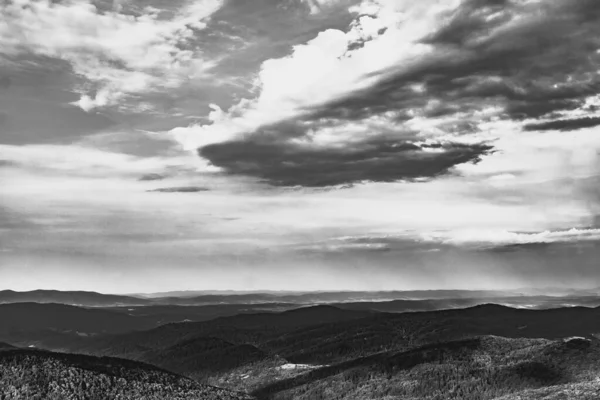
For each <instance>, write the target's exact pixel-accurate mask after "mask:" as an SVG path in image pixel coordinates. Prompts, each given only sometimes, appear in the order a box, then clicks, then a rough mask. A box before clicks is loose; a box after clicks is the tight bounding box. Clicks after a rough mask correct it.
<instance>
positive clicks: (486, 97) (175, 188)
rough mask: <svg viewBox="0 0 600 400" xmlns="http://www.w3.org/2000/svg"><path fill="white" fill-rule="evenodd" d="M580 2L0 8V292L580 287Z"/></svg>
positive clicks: (588, 218)
mask: <svg viewBox="0 0 600 400" xmlns="http://www.w3.org/2000/svg"><path fill="white" fill-rule="evenodd" d="M599 154H600V1H597V0H578V1H574V0H423V1H408V0H172V1H166V0H108V1H107V0H73V1H71V0H52V1H50V0H8V1H4V2H1V3H0V290H2V289H12V290H33V289H58V290H92V291H98V292H105V293H150V292H166V291H179V290H240V291H243V290H247V291H249V290H254V291H255V290H297V291H314V290H365V291H368V290H374V291H376V290H424V289H508V288H523V287H562V288H567V287H581V288H584V287H585V288H591V287H599V286H600V268H598V262H597V260H598V259H600V246H599V244H600V186H599V184H600V179H599V176H600V157H599Z"/></svg>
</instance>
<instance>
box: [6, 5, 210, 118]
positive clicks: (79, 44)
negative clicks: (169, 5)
mask: <svg viewBox="0 0 600 400" xmlns="http://www.w3.org/2000/svg"><path fill="white" fill-rule="evenodd" d="M220 6H221V1H220V0H204V1H200V2H191V3H189V4H188V5H186V6H184V7H183V8H182V9H181V10H179V11H178V12H176V13H175V15H174V17H173V18H172V19H167V20H165V19H162V18H159V15H158V10H156V9H152V8H147V9H145V10H144V11H143V12H142V13H140V14H138V15H133V14H124V13H120V12H119V8H118V7H117V8H116V9H114V10H100V9H99V8H98V7H97V6H96V5H95V4H94V3H93V2H92V1H88V0H82V1H71V0H64V1H58V2H57V1H50V0H12V1H8V2H3V3H2V5H0V14H2V19H1V20H0V52H2V53H3V54H6V55H10V56H13V57H18V56H22V55H29V54H34V55H38V56H45V57H51V58H56V59H61V60H65V61H67V62H68V63H69V64H70V66H71V68H72V69H73V72H74V73H75V74H77V75H78V76H81V77H83V78H84V79H85V80H84V82H83V83H82V84H81V85H80V87H78V88H76V90H77V91H78V92H79V93H80V94H81V97H80V99H79V101H77V102H76V104H77V105H78V106H79V107H81V108H83V109H84V110H91V109H93V108H97V107H104V106H112V105H116V104H118V103H119V102H120V101H121V100H123V98H124V97H127V96H135V95H139V94H143V93H147V92H152V91H157V90H161V89H164V88H173V87H178V86H179V85H181V84H182V83H183V82H185V81H186V80H187V79H190V78H194V77H203V76H204V75H205V74H206V71H207V70H208V69H209V68H210V67H211V66H213V65H214V64H213V63H212V62H211V61H210V60H204V59H203V58H202V54H201V52H200V51H198V50H197V49H195V48H193V47H192V46H190V45H189V39H190V38H191V37H192V36H193V35H194V34H195V32H196V31H198V30H202V29H204V28H205V26H206V21H207V19H208V18H210V15H211V14H212V13H213V12H215V11H216V10H217V9H219V7H220Z"/></svg>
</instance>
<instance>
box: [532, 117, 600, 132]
mask: <svg viewBox="0 0 600 400" xmlns="http://www.w3.org/2000/svg"><path fill="white" fill-rule="evenodd" d="M598 125H600V117H584V118H574V119H559V120H554V121H548V122H540V123H532V124H527V125H525V127H524V129H525V130H526V131H550V130H559V131H572V130H576V129H581V128H591V127H594V126H598Z"/></svg>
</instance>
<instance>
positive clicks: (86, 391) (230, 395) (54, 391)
mask: <svg viewBox="0 0 600 400" xmlns="http://www.w3.org/2000/svg"><path fill="white" fill-rule="evenodd" d="M0 377H2V385H0V398H2V399H5V400H17V399H19V400H20V399H22V400H37V399H39V400H46V399H48V400H50V399H56V400H58V399H60V400H69V399H83V398H85V399H89V400H104V399H128V400H129V399H132V400H135V399H144V400H171V399H173V400H175V399H177V400H199V399H202V400H242V399H251V397H250V396H248V395H245V394H242V393H235V392H231V391H228V390H224V389H220V388H216V387H213V386H207V385H201V384H199V383H196V382H194V381H192V380H190V379H187V378H184V377H181V376H179V375H175V374H172V373H169V372H166V371H164V370H161V369H158V368H156V367H152V366H149V365H146V364H142V363H137V362H133V361H126V360H120V359H116V358H97V357H89V356H81V355H72V354H59V353H50V352H43V351H31V350H14V351H6V352H2V353H0Z"/></svg>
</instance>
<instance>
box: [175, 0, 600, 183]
mask: <svg viewBox="0 0 600 400" xmlns="http://www.w3.org/2000/svg"><path fill="white" fill-rule="evenodd" d="M597 8H598V6H597V5H596V3H593V2H589V1H586V2H583V3H577V4H575V3H573V2H570V1H565V0H561V1H557V2H551V3H545V2H541V3H540V2H536V3H526V2H525V3H523V2H518V1H509V0H506V1H499V0H498V1H492V0H489V1H487V0H486V1H483V0H481V1H480V0H477V1H475V0H465V1H460V2H459V1H456V2H440V1H434V0H431V1H426V2H423V4H421V3H419V5H415V4H414V3H410V4H409V3H408V2H391V1H383V0H382V1H365V2H363V3H362V4H361V5H360V6H354V7H352V8H351V9H352V11H353V12H354V13H355V15H356V18H355V20H354V22H353V23H352V24H351V26H350V29H349V30H347V31H346V32H343V31H341V30H334V29H330V30H326V31H323V32H321V33H319V35H317V36H316V37H315V38H314V39H313V40H311V41H309V42H307V43H306V44H304V45H299V46H296V47H295V48H294V51H293V53H292V54H291V55H289V56H288V57H284V58H279V59H271V60H267V61H265V62H264V63H263V65H262V67H261V71H260V73H259V75H258V81H257V86H258V88H259V90H260V92H259V95H258V96H257V97H256V98H255V99H251V100H250V99H244V100H242V101H241V102H240V103H239V104H237V105H235V106H233V107H231V108H230V109H228V110H221V109H220V108H218V107H216V106H215V107H214V110H213V112H212V113H211V114H210V116H209V119H210V121H211V122H210V123H208V124H205V125H198V126H192V127H188V128H179V129H176V130H174V131H172V133H173V134H174V135H175V136H176V137H177V138H178V140H180V141H181V142H182V143H183V145H184V146H186V147H187V148H194V147H197V148H199V150H198V153H199V155H200V156H201V157H204V158H206V159H207V160H208V161H210V162H211V163H213V164H214V165H215V166H217V167H221V168H223V169H224V170H225V171H226V172H229V173H233V174H242V175H250V176H256V177H258V178H260V179H265V180H267V181H269V182H271V183H273V184H276V185H287V184H294V183H296V184H307V185H309V186H310V185H312V186H315V185H326V184H339V183H344V182H358V181H361V180H377V179H379V178H380V179H382V180H383V181H390V180H394V178H396V179H398V180H401V179H406V178H411V177H415V176H436V175H439V174H440V173H443V172H445V171H447V170H448V168H450V167H452V166H453V165H458V164H462V163H465V162H467V161H470V160H478V159H479V157H480V156H482V155H485V154H490V148H489V147H488V146H490V145H492V144H493V145H494V146H496V145H497V144H496V143H495V142H494V143H492V142H490V141H489V140H490V139H497V138H498V137H501V136H502V135H503V134H505V133H503V132H501V131H500V129H494V130H495V133H497V134H498V136H496V137H494V136H493V135H492V134H491V133H490V129H489V127H490V126H491V125H493V124H496V125H498V126H500V125H501V124H500V123H501V122H502V121H514V122H515V123H516V124H515V125H514V126H512V127H511V128H512V129H513V130H514V131H515V132H518V131H520V130H522V126H521V125H519V124H521V123H522V122H525V123H526V124H529V125H528V126H533V125H531V124H534V123H535V122H533V121H535V120H537V119H538V118H541V117H544V116H545V117H551V116H554V118H557V117H558V118H569V115H574V113H576V112H578V111H579V110H580V109H581V108H582V107H583V106H585V105H586V104H587V103H588V102H589V100H590V98H592V97H593V96H595V95H596V94H597V92H598V90H599V89H600V77H599V76H598V74H597V71H596V65H597V62H599V61H600V54H599V53H597V52H596V51H595V50H594V49H596V48H597V47H598V45H599V43H598V39H597V38H598V37H600V28H599V26H600V24H598V23H597V22H598V21H597V19H598V18H599V17H598V13H597ZM374 121H377V122H376V124H374ZM588 126H589V125H588ZM582 127H583V126H582ZM525 129H526V128H525ZM486 130H487V131H486ZM265 131H268V132H270V133H269V134H268V135H265ZM509 133H510V132H509ZM381 136H384V137H385V138H386V140H388V143H395V144H396V145H398V146H400V147H401V146H403V145H405V144H406V143H407V142H408V143H410V144H414V143H418V142H422V141H426V140H431V141H432V142H433V143H444V142H448V143H449V144H447V146H448V147H446V148H445V149H442V150H440V154H439V155H438V157H434V156H431V157H429V155H428V156H427V157H425V156H423V157H420V156H417V157H412V155H414V153H408V152H402V155H403V156H406V155H407V154H411V156H409V157H408V158H409V159H410V162H413V161H415V159H417V160H418V161H417V162H416V163H414V164H413V165H410V162H409V161H408V160H407V157H401V156H400V152H398V154H396V155H395V156H394V157H389V156H390V154H385V155H384V154H381V156H382V159H383V158H385V160H386V161H385V162H383V163H382V164H381V165H380V166H379V167H378V166H377V163H374V162H370V161H366V162H365V163H363V164H362V166H361V165H360V163H356V161H358V160H362V159H363V157H364V158H365V159H369V160H371V161H372V160H374V159H375V158H377V157H376V156H375V155H374V154H368V155H367V154H366V153H361V152H360V151H358V150H357V148H361V146H362V147H364V148H368V149H371V148H372V146H373V141H374V140H377V138H379V137H381ZM243 144H247V145H248V149H249V150H248V154H245V155H244V154H241V153H243V152H242V151H241V146H242V145H243ZM301 144H302V145H301ZM453 144H454V145H453ZM452 146H454V147H455V149H456V148H458V147H461V146H462V149H463V150H464V149H465V148H466V147H469V146H473V147H472V149H479V150H483V149H485V151H475V152H473V153H470V154H471V155H472V156H467V157H466V158H465V157H463V156H464V152H459V153H460V154H458V153H457V152H455V151H450V152H449V151H447V149H448V148H449V147H452ZM497 150H499V152H501V151H502V150H503V149H501V148H497ZM357 151H358V152H357ZM361 151H362V150H361ZM229 154H235V155H236V157H237V158H238V160H234V159H233V158H232V157H229ZM447 156H448V157H447ZM453 156H457V158H456V162H455V163H452V162H451V163H447V162H445V161H444V160H448V159H449V158H452V157H453ZM261 157H262V159H261ZM344 157H346V158H344ZM353 157H356V159H354V158H353ZM326 158H331V159H332V160H337V162H336V161H332V162H325V161H324V159H326ZM392 158H393V159H394V161H391V159H392ZM311 159H312V160H313V161H314V165H312V166H309V163H310V161H309V160H311ZM322 159H323V160H322ZM340 160H344V161H343V162H340ZM427 162H430V163H431V171H427V170H426V168H424V164H425V163H427ZM276 169H278V170H279V172H276V171H275V170H276ZM359 169H360V170H362V171H366V172H362V173H360V172H358V170H359ZM382 170H385V172H382ZM392 171H394V172H392ZM415 171H424V172H423V173H418V172H415ZM293 175H296V176H297V177H298V179H293V177H292V176H293ZM317 175H321V178H318V177H317ZM319 181H321V182H322V183H319Z"/></svg>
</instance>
